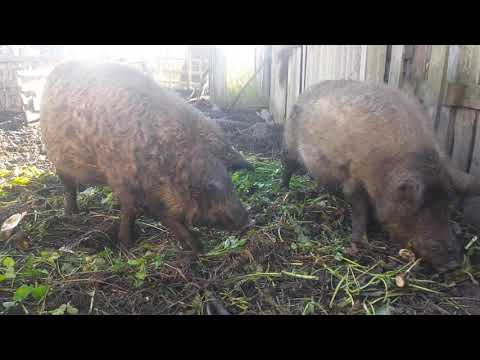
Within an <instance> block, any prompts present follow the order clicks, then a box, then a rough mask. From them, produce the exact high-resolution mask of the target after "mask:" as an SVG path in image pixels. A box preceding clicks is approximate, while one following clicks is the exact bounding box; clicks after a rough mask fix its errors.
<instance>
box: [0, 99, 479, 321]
mask: <svg viewBox="0 0 480 360" xmlns="http://www.w3.org/2000/svg"><path fill="white" fill-rule="evenodd" d="M200 108H201V107H200ZM201 109H202V110H203V111H204V112H206V113H207V114H208V115H210V116H212V117H215V118H217V119H224V120H226V121H225V122H224V123H223V126H224V128H226V129H227V130H228V133H229V136H230V138H231V139H232V141H234V142H235V143H236V145H237V146H238V147H239V148H240V149H241V150H243V151H244V152H245V154H246V155H248V158H249V160H250V161H252V163H254V165H255V168H256V171H255V173H248V172H243V171H242V172H237V173H234V174H232V179H233V181H234V184H235V185H236V187H237V190H238V193H239V196H240V197H241V199H242V201H243V202H244V203H245V205H246V206H247V207H248V208H249V211H250V213H251V214H252V216H254V217H255V219H256V226H255V227H254V228H253V229H251V230H250V231H249V232H247V233H246V234H243V235H241V236H240V235H239V234H237V233H227V232H220V231H215V230H212V229H204V228H202V229H195V232H196V233H197V235H198V236H199V237H200V239H201V240H202V242H203V243H204V244H205V248H206V250H205V253H204V254H203V255H202V256H200V258H199V259H196V260H192V259H190V258H188V257H186V256H184V255H183V253H182V249H181V248H180V245H179V244H178V243H177V242H176V241H175V239H174V238H173V237H172V236H171V235H170V234H169V232H168V229H166V228H164V227H163V226H162V225H161V224H160V223H159V222H158V221H156V220H155V219H150V218H146V217H142V218H140V219H139V220H138V221H137V229H136V230H137V235H138V239H139V240H138V243H137V246H136V247H135V248H134V249H132V250H131V252H130V254H128V255H120V254H119V253H118V251H117V249H116V247H115V243H116V241H115V239H116V227H117V226H118V215H119V207H118V202H117V201H116V199H115V196H114V195H112V193H111V191H110V189H109V188H107V187H97V188H86V187H83V188H82V189H81V191H82V192H81V193H80V195H79V205H80V210H81V213H80V214H79V215H77V216H74V217H71V218H66V217H65V216H64V215H63V198H62V193H63V188H62V186H61V184H60V183H59V181H58V178H57V177H56V176H55V175H54V172H53V171H54V169H53V167H52V165H51V164H50V163H49V162H48V159H47V158H46V156H45V154H43V153H42V147H41V141H40V137H39V129H38V123H37V124H33V125H30V126H27V125H25V124H20V125H18V126H13V127H12V126H11V125H12V122H10V123H9V125H8V128H5V129H4V128H2V126H1V125H2V122H0V144H1V147H0V172H1V177H0V181H1V183H0V222H1V223H3V222H4V221H5V220H6V219H7V218H9V217H10V216H12V215H14V214H21V213H23V212H25V213H26V214H25V217H24V218H23V219H22V220H21V221H20V224H19V225H18V226H17V227H16V228H15V229H14V231H13V233H12V234H11V236H9V237H5V236H4V237H3V238H2V239H1V240H0V313H2V314H200V315H215V314H295V315H300V314H304V315H310V314H318V315H328V314H369V315H372V314H441V315H445V314H480V287H479V285H478V281H479V280H480V269H479V266H478V264H479V254H480V246H479V244H478V241H477V237H476V236H477V235H478V232H477V230H476V229H473V228H471V227H468V226H466V225H465V224H462V222H461V214H456V216H455V217H454V219H453V221H454V222H455V228H456V231H457V233H458V236H459V237H460V238H461V240H462V241H463V242H464V243H465V246H466V248H468V250H467V252H466V255H465V264H464V266H463V268H462V269H461V270H458V271H456V272H454V273H451V274H446V275H442V276H440V275H438V274H432V273H429V272H428V271H427V270H426V269H425V268H424V267H423V266H422V263H421V260H420V259H414V258H409V257H408V256H403V257H402V256H400V255H399V250H400V249H395V248H393V247H391V246H390V245H389V243H388V241H387V240H386V236H385V234H384V233H382V231H381V230H380V229H373V230H372V233H371V235H370V239H369V240H370V247H369V248H368V249H364V250H362V252H361V254H360V255H359V256H358V257H357V258H350V257H348V255H346V253H345V248H346V247H347V246H348V244H349V237H350V231H351V227H350V226H351V224H350V215H349V207H348V205H347V204H346V203H345V202H343V200H342V199H340V198H337V197H335V196H333V195H332V194H329V193H326V192H324V191H322V190H321V189H318V188H317V187H316V186H315V184H314V183H313V182H312V181H311V180H310V179H309V178H308V177H306V176H295V177H294V178H293V179H292V190H291V191H290V192H288V193H285V192H282V191H280V176H281V173H280V164H279V162H278V160H277V157H278V150H279V141H278V136H277V135H275V134H274V133H275V132H276V131H277V130H278V129H275V130H274V131H273V132H268V131H266V129H268V127H267V125H266V124H265V123H264V122H263V121H262V120H261V119H260V118H259V117H258V116H257V115H256V114H254V113H234V114H228V115H227V114H223V113H221V112H218V111H217V112H215V111H212V110H211V108H208V107H206V108H201ZM10 119H13V118H12V117H10ZM239 123H240V124H239ZM241 123H243V125H242V124H241ZM272 134H273V135H272ZM407 255H408V254H407Z"/></svg>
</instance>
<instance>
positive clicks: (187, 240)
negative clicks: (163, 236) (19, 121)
mask: <svg viewBox="0 0 480 360" xmlns="http://www.w3.org/2000/svg"><path fill="white" fill-rule="evenodd" d="M162 223H163V224H164V225H165V226H167V227H168V228H169V229H170V230H171V231H172V233H173V234H174V235H175V237H176V238H177V240H178V241H180V242H181V243H183V244H184V245H187V246H188V247H189V248H190V249H191V250H192V252H193V254H194V255H198V253H199V252H201V251H202V244H201V243H200V241H198V239H196V238H195V237H194V236H193V235H192V234H191V233H190V231H189V230H188V229H187V227H186V226H185V225H184V224H182V223H181V222H180V221H177V220H172V219H163V220H162Z"/></svg>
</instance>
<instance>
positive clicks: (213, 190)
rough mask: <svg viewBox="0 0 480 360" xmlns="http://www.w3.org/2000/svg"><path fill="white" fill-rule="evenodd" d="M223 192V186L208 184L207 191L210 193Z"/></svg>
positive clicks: (213, 183) (214, 183) (213, 182)
mask: <svg viewBox="0 0 480 360" xmlns="http://www.w3.org/2000/svg"><path fill="white" fill-rule="evenodd" d="M221 190H222V186H221V185H220V184H218V183H217V182H215V181H211V182H209V183H208V184H207V191H208V192H209V193H217V192H220V191H221Z"/></svg>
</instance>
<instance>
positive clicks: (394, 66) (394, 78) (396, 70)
mask: <svg viewBox="0 0 480 360" xmlns="http://www.w3.org/2000/svg"><path fill="white" fill-rule="evenodd" d="M404 54H405V45H392V53H391V58H390V74H389V76H388V85H390V86H392V87H395V88H397V89H399V88H401V87H402V83H403V77H402V75H403V56H404Z"/></svg>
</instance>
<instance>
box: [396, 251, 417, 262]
mask: <svg viewBox="0 0 480 360" xmlns="http://www.w3.org/2000/svg"><path fill="white" fill-rule="evenodd" d="M398 255H399V256H400V257H401V258H403V259H406V260H408V261H415V254H414V253H413V251H411V250H408V249H401V250H400V251H399V252H398Z"/></svg>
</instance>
